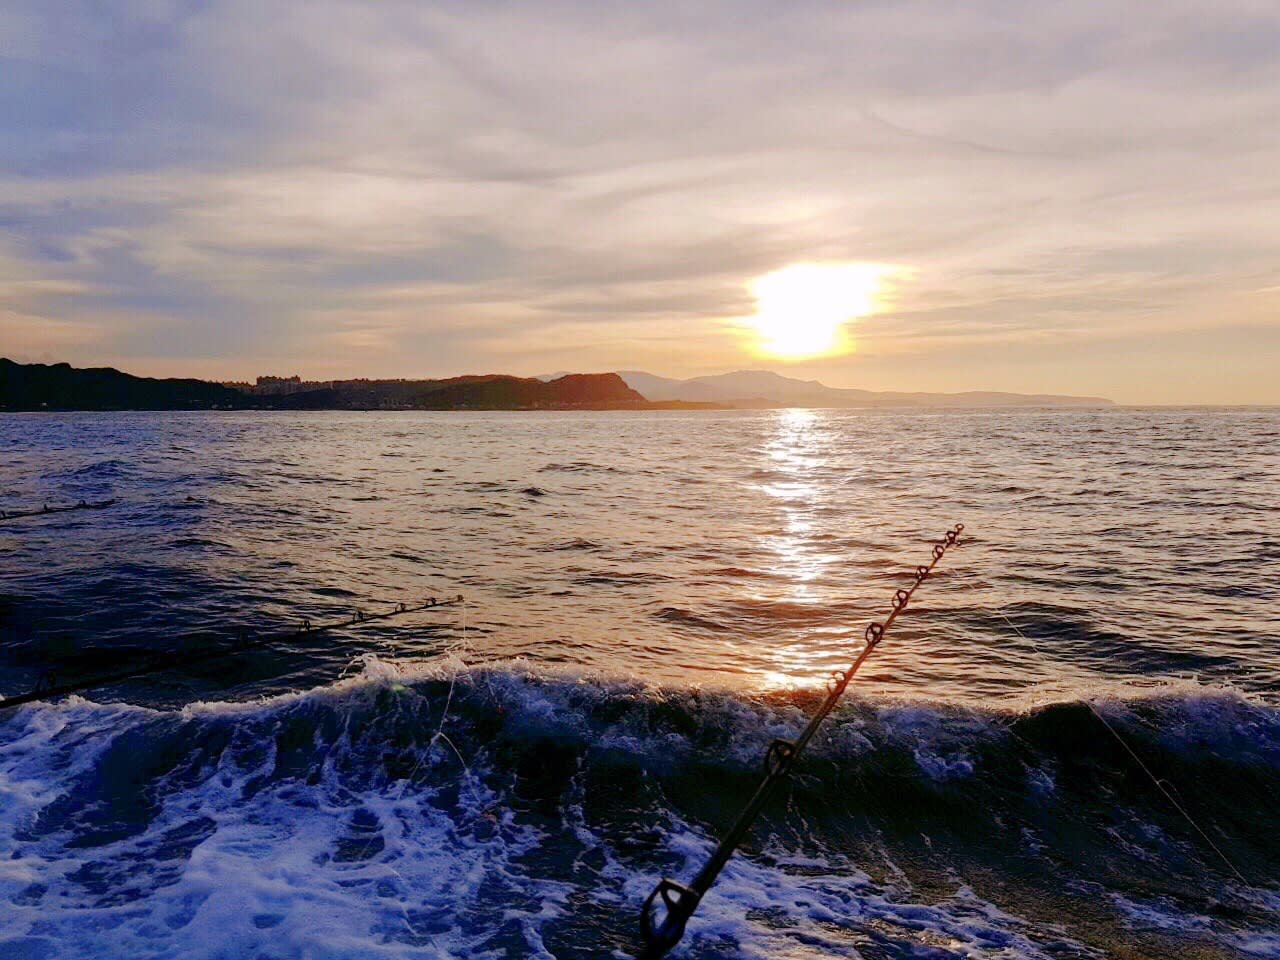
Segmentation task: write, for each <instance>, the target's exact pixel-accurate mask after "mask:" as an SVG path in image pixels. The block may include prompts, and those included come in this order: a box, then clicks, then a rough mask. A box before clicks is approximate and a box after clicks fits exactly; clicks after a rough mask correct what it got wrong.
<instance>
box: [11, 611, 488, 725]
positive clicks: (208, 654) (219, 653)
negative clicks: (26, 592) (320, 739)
mask: <svg viewBox="0 0 1280 960" xmlns="http://www.w3.org/2000/svg"><path fill="white" fill-rule="evenodd" d="M462 602H463V598H462V594H458V595H457V596H456V597H451V598H449V599H447V600H437V599H436V598H435V597H428V598H427V599H426V600H424V601H423V602H422V603H419V604H417V605H415V606H407V605H406V604H403V603H401V604H398V605H396V606H395V607H394V608H392V609H391V610H388V611H386V612H384V613H365V612H363V611H361V610H357V611H356V612H355V614H354V615H353V616H352V617H350V618H349V619H347V620H339V621H335V622H332V623H320V624H315V625H314V626H313V625H312V624H311V621H310V620H304V621H303V622H302V627H301V628H300V629H298V630H289V631H282V632H279V633H268V634H263V635H261V636H255V635H254V634H253V633H252V632H250V631H247V630H245V631H241V632H240V633H239V634H238V635H237V636H236V639H235V641H234V642H233V643H232V644H231V645H230V646H226V647H215V648H214V649H212V650H197V651H193V652H190V653H168V654H156V655H155V656H153V657H152V658H151V660H150V662H148V663H145V664H142V665H140V666H137V667H131V668H129V669H127V670H118V671H116V672H115V673H108V674H102V675H100V676H97V677H90V678H88V679H86V680H76V681H73V682H71V683H61V684H60V683H58V682H57V676H56V674H55V672H54V671H53V670H52V669H50V670H45V671H44V672H43V673H41V674H40V676H39V677H38V678H37V679H36V683H35V686H34V687H32V689H31V691H30V692H29V693H21V694H18V695H17V696H14V697H7V698H5V699H3V700H0V710H9V709H11V708H13V707H18V706H21V705H22V704H24V703H34V702H35V701H37V700H51V699H53V698H54V697H62V696H66V695H67V694H69V693H79V692H81V691H83V690H92V689H93V688H95V687H102V686H106V685H107V684H110V683H119V682H120V681H121V680H133V679H135V678H137V677H145V676H150V675H151V674H153V673H160V672H162V671H164V670H172V669H174V668H175V667H185V666H188V665H189V664H194V663H206V662H208V661H210V660H217V659H220V658H221V657H229V656H232V655H234V654H237V653H243V652H244V651H246V650H253V649H256V648H258V647H265V646H269V645H271V644H273V643H281V642H283V641H285V640H296V639H300V638H302V637H308V636H311V635H313V634H317V633H325V632H327V631H329V630H339V629H342V628H343V627H354V626H357V625H359V624H364V623H372V622H374V621H375V620H387V619H390V618H391V617H399V616H403V615H404V614H406V613H417V612H418V611H420V610H431V609H434V608H436V607H452V606H455V605H456V604H459V603H462Z"/></svg>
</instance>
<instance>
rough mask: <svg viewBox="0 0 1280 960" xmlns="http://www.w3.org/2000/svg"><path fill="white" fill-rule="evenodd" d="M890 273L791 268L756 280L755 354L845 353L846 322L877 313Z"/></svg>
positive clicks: (829, 266)
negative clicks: (883, 282) (883, 283)
mask: <svg viewBox="0 0 1280 960" xmlns="http://www.w3.org/2000/svg"><path fill="white" fill-rule="evenodd" d="M888 272H889V270H888V268H886V267H883V266H880V265H877V264H870V263H793V264H791V265H790V266H787V267H783V268H782V269H781V270H774V271H773V272H772V273H766V274H764V275H763V276H759V277H756V278H755V280H753V281H751V294H752V296H754V297H755V299H756V313H755V316H754V317H750V318H748V320H747V322H748V324H750V326H751V327H752V328H753V329H754V330H755V332H756V334H757V335H758V337H759V342H758V345H757V349H758V350H759V351H760V352H761V353H764V354H767V355H769V356H774V357H781V358H786V359H799V358H802V357H815V356H820V355H823V354H832V353H840V352H844V351H845V350H846V349H848V348H849V342H848V339H847V337H846V336H845V332H844V325H845V322H846V321H848V320H850V319H852V318H854V317H863V316H866V315H867V314H869V313H872V312H874V311H875V309H876V295H877V294H878V293H879V291H880V280H881V278H882V277H883V276H884V275H885V274H886V273H888Z"/></svg>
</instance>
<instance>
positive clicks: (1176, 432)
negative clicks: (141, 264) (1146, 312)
mask: <svg viewBox="0 0 1280 960" xmlns="http://www.w3.org/2000/svg"><path fill="white" fill-rule="evenodd" d="M1278 478H1280V414H1277V412H1276V411H1274V410H1271V411H1269V410H1252V411H1250V410H1232V411H1171V410H1102V411H1071V412H1064V411H1056V412H1038V411H1018V412H972V413H964V412H946V413H913V414H889V413H883V412H874V413H866V412H832V411H781V412H767V413H690V414H679V413H662V414H631V413H609V414H538V415H532V414H421V413H354V414H349V413H307V414H281V413H270V414H252V413H235V414H216V413H215V414H82V415H49V416H8V417H5V418H3V419H0V508H22V507H27V506H30V505H32V504H39V503H43V502H49V503H65V502H71V501H76V500H79V499H81V498H86V499H98V498H103V497H117V498H119V502H118V503H117V505H115V506H113V507H111V508H109V509H107V510H104V511H101V512H83V513H70V514H61V515H54V516H49V517H43V518H35V519H28V520H23V521H14V522H9V523H0V593H2V594H3V596H0V692H3V693H10V694H12V693H16V692H19V691H22V690H25V689H27V688H28V687H29V686H30V684H31V683H32V682H33V680H34V678H35V677H36V676H37V675H38V673H39V671H40V670H41V669H43V668H45V667H48V666H57V668H58V672H59V678H60V679H69V678H72V677H75V676H79V675H86V674H90V673H93V672H96V671H100V670H102V669H106V668H108V667H111V668H114V667H115V666H117V665H119V664H122V663H129V662H133V661H134V660H139V661H140V660H142V659H144V658H145V656H146V654H147V653H148V651H154V650H174V649H187V648H197V647H200V646H202V645H209V644H217V643H225V642H227V640H228V639H229V638H230V637H232V636H234V635H235V633H236V632H237V630H239V629H242V628H250V629H273V628H276V627H279V626H281V625H285V624H287V623H294V622H297V621H300V620H301V619H302V618H304V617H306V618H310V619H312V620H313V621H320V620H325V619H331V618H338V617H342V616H344V615H346V613H347V612H348V611H349V610H350V609H351V608H352V607H353V606H360V607H362V608H363V609H365V610H366V611H371V612H372V611H375V610H377V609H378V608H379V605H380V604H383V603H392V602H400V601H408V602H411V601H413V600H415V599H417V598H420V597H422V596H425V595H433V594H434V595H437V596H442V595H448V594H455V593H462V594H463V595H465V597H466V598H467V602H466V604H465V606H464V607H461V608H449V609H442V610H439V611H436V612H433V613H427V614H420V615H414V616H413V617H411V618H406V619H405V620H398V621H389V622H386V623H383V624H380V625H377V626H373V625H369V626H366V627H364V628H361V629H359V630H352V631H347V632H341V633H334V634H330V635H325V636H322V637H314V638H311V639H308V640H305V641H296V642H292V643H290V644H289V645H287V646H285V647H281V648H278V649H272V650H260V651H256V652H253V653H250V654H244V655H240V656H238V657H236V658H235V659H233V660H229V661H221V662H220V663H219V664H218V665H217V666H216V667H210V666H206V667H204V668H200V669H198V670H197V669H192V670H188V671H184V672H181V673H178V674H175V675H172V676H167V677H165V678H161V679H157V680H148V681H135V682H132V683H129V684H121V685H117V686H115V687H110V688H107V689H103V690H100V691H95V692H93V693H90V694H88V695H87V697H86V698H85V699H73V700H67V701H62V702H58V703H53V704H47V705H37V706H30V707H23V708H20V709H18V710H15V711H11V712H8V713H5V714H0V918H2V919H3V923H0V954H3V955H4V956H21V957H46V956H48V957H53V956H59V957H61V956H69V957H78V956H83V957H101V956H147V957H169V956H184V957H186V956H190V957H241V956H244V957H295V956H297V957H301V956H307V957H329V956H332V957H357V956H378V957H381V956H389V957H443V956H456V957H473V956H474V957H482V956H483V957H512V958H514V957H525V956H544V957H545V956H555V957H578V956H582V957H590V956H613V955H625V953H626V951H629V950H631V949H632V948H633V947H634V945H635V941H634V938H633V928H634V913H635V909H636V907H637V905H638V903H639V901H640V900H641V899H643V896H644V894H645V893H647V892H648V888H649V887H650V886H651V885H652V882H653V881H654V879H655V878H656V877H657V876H658V875H660V874H662V873H669V874H673V875H677V876H681V877H684V878H686V879H687V878H688V877H689V876H690V875H691V873H692V872H693V871H694V870H695V869H696V867H697V865H698V864H699V862H700V859H701V858H702V857H703V856H704V855H705V853H706V851H707V850H708V849H709V845H710V843H711V837H712V836H713V835H714V833H715V831H716V830H718V829H722V828H723V827H724V826H725V825H726V824H727V822H728V821H729V820H730V819H731V817H732V815H733V813H734V810H735V808H736V807H737V805H738V804H739V803H740V802H741V801H742V800H743V799H745V797H746V795H747V794H748V793H749V792H750V790H751V787H752V783H753V780H754V778H755V776H756V774H757V769H758V766H757V765H758V757H759V755H760V753H761V752H762V751H763V749H764V747H765V746H766V745H767V744H768V742H769V740H770V739H771V738H773V737H775V736H785V735H789V734H794V733H795V732H796V731H798V729H799V727H800V725H801V724H802V723H803V716H804V712H805V711H807V710H809V709H811V708H812V706H813V705H814V698H815V696H816V695H817V691H819V690H820V689H821V688H820V684H821V681H822V679H823V678H824V677H825V675H826V674H827V673H828V672H829V671H830V670H832V669H834V668H837V667H841V666H844V665H846V664H847V662H848V661H849V659H850V657H851V655H852V653H853V652H854V650H855V648H856V646H857V645H858V643H859V642H860V638H861V636H862V632H863V628H864V626H865V624H866V623H867V621H868V620H869V619H872V618H875V617H882V616H883V615H884V613H886V612H887V601H888V599H889V597H890V596H892V593H893V591H894V589H896V588H897V587H899V586H904V585H907V584H908V583H909V572H910V571H911V570H912V569H913V568H914V567H915V565H916V564H918V563H921V562H925V561H926V560H927V558H928V552H929V545H930V544H929V541H930V540H932V539H933V538H936V536H937V535H938V534H940V533H941V532H942V530H944V529H945V528H946V527H947V526H949V525H950V524H951V523H953V522H956V521H960V522H963V523H964V524H965V525H966V540H967V542H966V543H965V544H964V545H963V546H962V547H961V548H959V549H957V550H954V551H951V552H949V553H948V554H947V556H946V558H945V559H944V561H943V564H942V566H941V568H940V569H939V571H938V573H937V575H936V576H935V577H931V578H930V579H929V581H928V582H927V583H926V584H925V585H924V586H923V587H922V588H921V590H920V592H919V593H918V594H917V598H916V600H915V601H914V602H913V604H912V605H911V607H910V609H909V611H908V613H907V614H906V615H905V616H904V618H903V619H901V620H900V621H899V624H898V625H897V626H896V627H895V628H894V630H893V632H892V633H891V634H890V637H889V639H888V640H887V641H886V642H885V643H884V644H883V645H882V646H881V648H880V649H879V650H878V651H877V652H876V654H875V656H874V657H873V659H872V660H871V661H869V663H868V665H867V667H866V669H865V672H864V674H863V675H861V676H860V678H859V680H858V682H857V685H856V695H852V696H850V698H849V700H848V702H847V703H846V704H845V705H844V706H842V707H841V708H840V710H839V711H838V712H837V714H836V715H835V716H834V717H833V718H832V722H831V724H830V726H829V727H828V728H827V729H826V731H825V732H824V733H823V734H822V735H821V736H820V737H819V740H818V741H816V743H815V747H816V749H815V750H814V754H813V756H812V758H811V759H810V760H808V761H806V763H805V764H804V766H803V769H802V775H801V776H800V777H799V778H798V780H797V782H796V783H795V785H794V786H793V787H791V788H789V789H788V791H786V792H785V793H784V794H783V795H780V796H779V798H778V800H777V802H776V803H775V804H774V805H773V806H772V807H771V808H770V810H769V812H768V815H767V816H766V818H765V820H764V821H763V822H762V823H761V825H760V827H759V829H758V830H757V832H756V834H755V835H754V837H753V840H752V843H751V845H750V848H749V849H748V850H747V851H746V853H745V855H744V856H742V857H740V858H738V859H736V860H735V861H734V862H733V863H732V864H731V866H730V868H729V869H728V870H727V871H726V874H725V876H724V879H723V882H722V886H720V887H717V889H716V891H715V893H714V894H713V895H712V896H711V897H709V898H708V899H707V901H706V902H705V903H704V904H703V907H702V909H701V910H700V912H699V916H698V918H697V919H696V920H695V921H694V923H693V924H692V925H691V927H690V931H689V935H688V937H687V939H686V944H685V950H684V954H683V955H685V956H689V957H702V958H710V957H724V956H753V957H788V958H791V957H794V958H807V957H830V956H862V957H868V958H871V957H886V958H888V957H907V956H911V957H916V956H927V957H939V958H941V957H952V956H955V957H961V956H963V957H1085V956H1089V957H1093V956H1112V955H1116V956H1152V957H1155V956H1169V955H1185V956H1188V957H1190V956H1196V957H1200V956H1275V955H1280V932H1278V931H1280V880H1278V879H1277V878H1280V841H1278V840H1277V836H1278V831H1277V828H1280V813H1278V812H1277V811H1278V810H1280V700H1278V699H1277V693H1278V691H1280V606H1278V605H1277V595H1278V594H1280V518H1278V517H1277V506H1278V505H1280V496H1278V494H1280V479H1278ZM1094 711H1096V713H1095V712H1094ZM1099 715H1100V716H1101V717H1103V718H1106V720H1107V721H1108V722H1109V723H1110V724H1111V725H1112V728H1113V729H1114V730H1115V731H1116V732H1117V733H1119V734H1120V735H1121V737H1122V739H1123V743H1122V742H1121V741H1120V740H1117V739H1116V738H1114V737H1113V736H1112V735H1111V733H1110V732H1108V728H1107V727H1106V726H1104V725H1103V722H1102V720H1100V719H1099ZM1129 750H1133V751H1134V752H1135V753H1136V754H1138V756H1139V758H1140V759H1141V760H1142V762H1144V763H1145V764H1147V766H1148V767H1149V768H1150V769H1151V770H1152V771H1154V772H1155V775H1156V776H1158V777H1160V778H1161V779H1162V780H1163V781H1165V782H1167V785H1168V787H1167V789H1169V790H1171V791H1172V795H1173V796H1174V798H1175V799H1176V800H1177V801H1178V803H1179V804H1180V805H1181V806H1182V807H1183V808H1184V809H1186V810H1187V811H1188V812H1190V813H1191V814H1192V815H1193V817H1194V818H1195V819H1196V821H1197V822H1198V823H1199V825H1200V827H1201V828H1203V829H1204V831H1205V833H1206V834H1207V835H1208V839H1206V838H1205V837H1202V836H1200V835H1199V834H1198V833H1197V831H1196V829H1195V828H1193V827H1192V826H1190V825H1189V824H1188V823H1187V822H1186V820H1184V819H1183V818H1182V817H1181V816H1179V814H1178V812H1177V811H1176V809H1174V807H1173V805H1172V803H1171V802H1170V800H1169V798H1168V797H1166V796H1164V795H1163V794H1162V792H1161V791H1160V789H1159V788H1158V787H1157V786H1156V785H1155V784H1153V783H1152V781H1151V779H1150V778H1149V777H1147V776H1146V775H1145V774H1144V773H1143V771H1142V770H1141V768H1140V767H1138V765H1137V761H1135V759H1134V757H1133V755H1131V754H1130V753H1129ZM1210 840H1211V841H1212V842H1213V843H1214V844H1216V845H1217V846H1218V848H1219V850H1220V851H1221V852H1222V854H1225V857H1226V860H1229V861H1230V863H1231V865H1232V866H1228V864H1227V862H1226V861H1224V859H1223V858H1222V857H1221V856H1219V855H1218V853H1217V852H1215V851H1214V849H1213V848H1212V847H1211V846H1210V843H1209V841H1210ZM1233 868H1234V869H1235V870H1238V871H1239V874H1240V875H1239V876H1237V875H1236V874H1235V873H1233ZM618 951H622V953H619V952H618Z"/></svg>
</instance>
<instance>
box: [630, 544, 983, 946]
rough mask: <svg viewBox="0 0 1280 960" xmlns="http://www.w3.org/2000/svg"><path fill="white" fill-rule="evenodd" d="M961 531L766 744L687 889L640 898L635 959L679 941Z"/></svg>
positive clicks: (672, 884) (660, 888)
mask: <svg viewBox="0 0 1280 960" xmlns="http://www.w3.org/2000/svg"><path fill="white" fill-rule="evenodd" d="M962 530H964V524H963V523H957V524H956V525H955V526H954V527H952V528H951V529H950V530H948V531H947V532H946V533H945V534H944V535H943V537H942V539H941V540H939V541H938V542H937V543H935V544H934V546H933V559H932V560H931V561H930V562H929V565H928V566H921V567H916V570H915V583H913V584H912V585H911V586H910V587H909V588H907V589H903V590H898V591H897V592H896V593H895V594H894V595H893V610H892V611H891V612H890V613H889V616H888V617H886V618H885V620H884V622H883V623H880V622H876V623H870V624H868V625H867V629H866V633H865V634H864V636H865V640H866V643H865V644H864V646H863V648H862V650H861V652H860V653H859V654H858V656H857V658H856V659H855V660H854V661H853V663H852V665H850V667H849V668H848V669H847V670H836V671H833V672H832V674H831V679H830V680H829V681H827V697H826V699H825V700H823V702H822V706H820V707H819V708H818V710H817V712H816V713H814V715H813V716H812V717H810V718H809V723H808V725H806V726H805V728H804V730H803V731H801V733H800V736H799V737H797V738H796V739H795V740H794V741H790V740H774V741H773V743H771V744H769V749H768V750H766V751H765V755H764V777H763V778H762V779H761V781H760V785H759V786H758V787H756V792H755V793H754V794H752V796H751V799H750V800H748V801H747V805H746V806H745V807H743V808H742V812H741V813H740V814H738V819H737V820H736V821H735V822H734V824H733V826H732V827H730V828H729V832H728V833H726V834H725V835H724V838H723V839H722V840H721V841H720V843H719V844H718V845H717V846H716V849H715V851H714V852H712V854H711V857H710V859H709V860H707V862H706V865H705V866H703V868H702V869H701V870H699V871H698V875H697V876H696V877H694V878H693V880H692V881H691V882H690V883H689V885H688V886H685V885H684V884H682V883H679V882H677V881H675V880H672V879H671V878H670V877H663V878H662V879H661V880H660V881H658V885H657V886H656V887H654V888H653V892H652V893H650V894H649V896H648V897H646V898H645V901H644V906H643V907H641V909H640V934H641V936H642V937H643V938H644V949H643V950H642V951H641V952H640V954H639V960H659V958H661V957H665V956H666V955H667V952H668V951H669V950H671V948H672V947H674V946H675V945H676V944H677V943H679V942H680V938H681V937H683V936H684V928H685V925H686V924H687V923H688V922H689V918H690V917H691V916H693V911H694V910H696V909H697V908H698V904H699V902H701V900H702V898H703V897H704V896H705V895H706V893H707V891H708V890H709V889H710V888H711V885H712V884H713V883H715V882H716V878H717V877H718V876H719V875H720V871H721V870H722V869H724V865H725V864H726V863H728V862H729V858H730V857H731V856H733V851H734V850H736V849H737V848H738V846H739V845H740V844H741V843H742V841H743V840H744V839H745V838H746V836H747V832H748V831H749V830H750V829H751V825H752V824H753V823H755V820H756V817H757V816H759V814H760V810H761V808H762V807H764V805H765V802H766V801H767V800H768V799H769V795H770V794H771V793H772V792H773V790H774V788H775V787H776V786H777V785H778V783H779V782H781V781H782V780H783V779H784V778H785V777H787V776H788V775H789V774H790V773H791V769H792V767H793V766H794V765H795V762H796V758H797V757H799V756H800V752H801V751H802V750H804V748H805V747H806V746H808V744H809V741H810V740H812V739H813V736H814V734H816V733H817V732H818V727H819V726H821V724H822V721H823V720H825V719H826V718H827V715H828V714H830V713H831V711H832V710H834V709H835V706H836V703H838V702H839V700H840V697H841V696H842V695H843V694H844V691H845V688H846V687H847V686H848V685H849V682H850V681H851V680H852V679H853V676H854V674H856V673H857V672H858V668H859V667H861V666H862V664H863V662H864V661H865V660H866V659H867V657H869V656H871V651H872V650H874V649H875V648H876V646H877V645H878V644H879V643H880V641H881V640H883V639H884V635H885V634H886V633H887V632H888V631H889V628H890V627H891V626H893V622H894V621H895V620H897V619H898V614H900V613H901V612H902V611H903V610H905V609H906V606H907V604H908V603H909V602H910V600H911V595H912V594H913V593H915V592H916V588H917V587H919V586H920V584H922V583H924V581H925V578H926V577H928V576H929V574H930V573H931V572H932V571H933V568H934V567H935V566H937V565H938V561H939V560H941V559H942V557H943V555H944V554H945V553H946V552H947V548H949V547H953V546H955V544H956V543H958V542H959V540H960V533H961V531H962ZM659 900H661V901H662V905H663V907H664V908H665V910H666V915H665V916H664V917H663V918H662V920H661V921H660V922H655V917H654V913H655V908H656V906H657V902H658V901H659Z"/></svg>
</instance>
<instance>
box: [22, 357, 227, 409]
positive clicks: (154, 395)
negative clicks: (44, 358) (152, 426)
mask: <svg viewBox="0 0 1280 960" xmlns="http://www.w3.org/2000/svg"><path fill="white" fill-rule="evenodd" d="M246 406H250V402H249V398H247V397H246V396H245V395H244V394H242V393H241V392H240V391H238V390H233V389H231V388H230V387H224V386H222V385H221V384H217V383H207V382H206V381H204V380H157V379H154V378H152V377H135V376H132V375H130V374H127V373H121V372H120V371H119V370H115V369H112V368H111V367H93V368H90V369H77V368H75V367H72V366H71V365H70V364H67V363H54V364H44V363H14V362H13V361H12V360H8V359H5V358H4V357H0V410H209V409H212V408H215V407H246Z"/></svg>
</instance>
